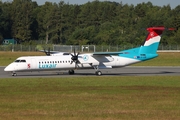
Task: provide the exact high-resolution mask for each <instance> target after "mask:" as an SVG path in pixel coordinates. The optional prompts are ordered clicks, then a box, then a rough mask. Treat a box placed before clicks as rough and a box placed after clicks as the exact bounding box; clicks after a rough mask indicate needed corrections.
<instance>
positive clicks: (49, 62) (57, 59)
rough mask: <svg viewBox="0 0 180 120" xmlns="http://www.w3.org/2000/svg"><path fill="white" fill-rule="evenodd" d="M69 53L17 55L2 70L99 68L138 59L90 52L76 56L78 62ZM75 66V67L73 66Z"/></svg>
mask: <svg viewBox="0 0 180 120" xmlns="http://www.w3.org/2000/svg"><path fill="white" fill-rule="evenodd" d="M71 57H72V56H71V55H59V56H29V57H19V58H17V59H16V61H14V62H13V63H11V64H9V65H8V66H7V67H6V68H5V69H4V71H11V72H18V71H45V70H73V69H75V68H77V69H88V68H94V67H98V68H99V69H105V68H113V67H123V66H126V65H129V64H132V63H137V62H139V60H136V59H129V58H125V57H120V56H101V55H97V56H93V57H92V54H81V55H79V56H78V60H79V63H78V64H77V65H75V63H74V62H72V59H71ZM75 66H76V67H75Z"/></svg>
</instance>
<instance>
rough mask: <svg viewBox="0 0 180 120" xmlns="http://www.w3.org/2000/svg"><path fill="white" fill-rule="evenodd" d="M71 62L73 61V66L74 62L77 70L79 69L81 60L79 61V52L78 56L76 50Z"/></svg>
mask: <svg viewBox="0 0 180 120" xmlns="http://www.w3.org/2000/svg"><path fill="white" fill-rule="evenodd" d="M71 56H72V57H71V60H72V62H71V64H72V63H73V62H74V63H75V68H77V67H78V65H77V64H78V63H79V60H78V56H79V52H78V53H77V54H76V50H75V48H74V54H72V53H71Z"/></svg>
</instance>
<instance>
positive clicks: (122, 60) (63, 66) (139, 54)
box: [4, 26, 174, 76]
mask: <svg viewBox="0 0 180 120" xmlns="http://www.w3.org/2000/svg"><path fill="white" fill-rule="evenodd" d="M146 30H147V31H148V35H147V37H146V39H145V41H144V43H143V45H141V46H140V47H136V48H132V49H128V50H123V51H118V52H94V53H83V54H80V53H76V51H75V50H74V53H69V54H59V55H49V54H48V56H24V57H19V58H17V59H16V60H15V61H14V62H13V63H11V64H9V65H8V66H7V67H6V68H5V69H4V71H8V72H12V76H17V73H16V72H25V71H52V70H68V72H69V74H70V75H73V74H74V73H75V72H74V70H76V69H94V70H95V74H96V75H98V76H101V75H102V72H101V71H100V69H111V68H120V67H125V66H128V65H131V64H135V63H139V62H142V61H146V60H150V59H153V58H156V57H157V56H158V54H157V49H158V46H159V43H160V39H161V36H162V33H163V31H165V30H174V28H165V27H163V26H157V27H149V28H147V29H146Z"/></svg>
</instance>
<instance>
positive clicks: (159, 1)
mask: <svg viewBox="0 0 180 120" xmlns="http://www.w3.org/2000/svg"><path fill="white" fill-rule="evenodd" d="M0 1H1V0H0ZM2 1H3V2H5V1H9V2H10V1H12V0H2ZM32 1H36V2H37V3H38V4H39V5H43V4H44V3H45V2H46V1H49V2H56V3H59V2H60V1H61V0H32ZM62 1H64V2H65V3H68V2H69V4H79V5H80V4H85V3H87V2H88V1H89V2H92V1H94V0H62ZM99 1H112V2H113V1H114V2H118V3H120V2H121V1H122V3H123V4H126V3H127V4H129V5H130V4H133V5H135V6H136V5H137V4H138V3H142V2H145V3H147V2H148V1H150V2H151V3H152V4H153V5H156V6H164V5H168V4H169V5H170V6H171V8H172V9H173V8H175V7H176V6H178V5H180V0H99Z"/></svg>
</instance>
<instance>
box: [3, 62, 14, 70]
mask: <svg viewBox="0 0 180 120" xmlns="http://www.w3.org/2000/svg"><path fill="white" fill-rule="evenodd" d="M4 71H13V67H12V65H11V64H10V65H8V66H7V67H5V68H4Z"/></svg>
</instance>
